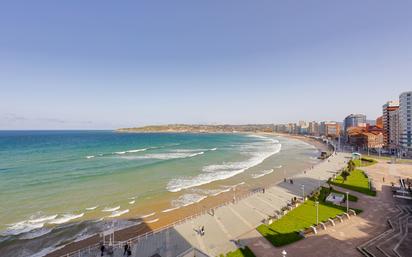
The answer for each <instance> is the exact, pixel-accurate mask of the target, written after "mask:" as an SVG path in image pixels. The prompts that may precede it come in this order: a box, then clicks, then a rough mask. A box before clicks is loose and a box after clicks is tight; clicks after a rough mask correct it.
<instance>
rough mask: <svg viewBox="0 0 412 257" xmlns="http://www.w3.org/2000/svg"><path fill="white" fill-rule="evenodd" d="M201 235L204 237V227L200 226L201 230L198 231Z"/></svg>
mask: <svg viewBox="0 0 412 257" xmlns="http://www.w3.org/2000/svg"><path fill="white" fill-rule="evenodd" d="M200 232H201V235H202V236H204V235H205V226H202V228H201V229H200Z"/></svg>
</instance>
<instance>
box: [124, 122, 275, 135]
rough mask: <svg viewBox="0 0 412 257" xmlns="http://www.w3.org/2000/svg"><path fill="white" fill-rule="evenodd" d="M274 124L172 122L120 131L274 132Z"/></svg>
mask: <svg viewBox="0 0 412 257" xmlns="http://www.w3.org/2000/svg"><path fill="white" fill-rule="evenodd" d="M273 129H274V126H273V124H248V125H188V124H170V125H153V126H144V127H136V128H120V129H117V130H116V131H118V132H153V133H154V132H160V133H185V132H191V133H234V132H273Z"/></svg>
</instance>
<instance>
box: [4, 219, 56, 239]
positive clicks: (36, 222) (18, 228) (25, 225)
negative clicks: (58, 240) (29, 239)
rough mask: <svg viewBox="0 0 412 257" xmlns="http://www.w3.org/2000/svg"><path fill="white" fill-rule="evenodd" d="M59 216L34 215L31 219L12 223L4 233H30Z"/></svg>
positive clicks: (14, 234) (8, 234) (6, 234)
mask: <svg viewBox="0 0 412 257" xmlns="http://www.w3.org/2000/svg"><path fill="white" fill-rule="evenodd" d="M56 217H57V214H55V215H50V216H41V217H38V218H34V217H32V218H31V219H29V220H23V221H20V222H17V223H14V224H10V226H9V227H8V228H7V229H6V230H5V231H4V232H2V235H5V236H10V235H13V236H16V235H20V234H24V233H28V232H31V231H34V230H39V229H41V228H43V226H44V224H45V223H47V222H48V221H51V220H54V219H55V218H56Z"/></svg>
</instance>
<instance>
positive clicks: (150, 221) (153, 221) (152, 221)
mask: <svg viewBox="0 0 412 257" xmlns="http://www.w3.org/2000/svg"><path fill="white" fill-rule="evenodd" d="M158 221H159V219H154V220H149V221H146V223H147V224H149V223H155V222H158Z"/></svg>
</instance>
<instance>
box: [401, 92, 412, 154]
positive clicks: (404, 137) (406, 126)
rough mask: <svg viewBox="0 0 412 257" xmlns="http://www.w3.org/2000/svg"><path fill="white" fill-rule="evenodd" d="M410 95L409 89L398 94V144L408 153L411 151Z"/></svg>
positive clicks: (411, 93)
mask: <svg viewBox="0 0 412 257" xmlns="http://www.w3.org/2000/svg"><path fill="white" fill-rule="evenodd" d="M411 95H412V91H409V92H404V93H402V94H401V95H400V96H399V145H400V147H401V148H402V150H404V151H406V152H410V153H412V134H411V133H412V132H411V131H412V125H411V123H412V122H411V100H412V99H411V98H412V97H411Z"/></svg>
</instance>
